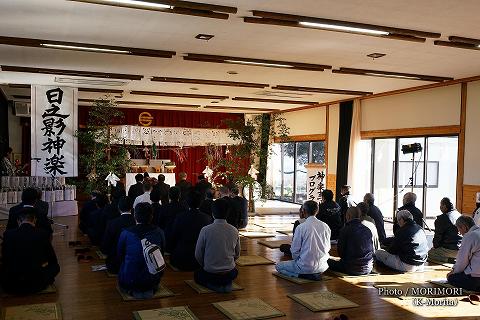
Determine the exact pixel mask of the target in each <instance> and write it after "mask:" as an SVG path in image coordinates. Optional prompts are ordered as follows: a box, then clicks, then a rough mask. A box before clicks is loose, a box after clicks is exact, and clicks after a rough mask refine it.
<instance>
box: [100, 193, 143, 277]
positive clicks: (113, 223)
mask: <svg viewBox="0 0 480 320" xmlns="http://www.w3.org/2000/svg"><path fill="white" fill-rule="evenodd" d="M118 209H119V210H120V212H121V214H120V217H117V218H115V219H112V220H110V221H109V222H108V224H107V228H106V231H105V235H104V237H103V241H102V246H101V247H100V249H101V250H102V252H103V253H104V254H106V255H107V259H106V260H105V263H106V265H107V269H108V272H110V273H112V274H116V273H118V269H119V268H120V261H119V260H118V256H117V245H118V238H120V234H121V233H122V231H123V230H124V229H126V228H128V227H131V226H134V225H135V218H134V217H133V215H132V212H131V211H132V200H130V198H129V197H123V198H122V199H120V201H119V203H118Z"/></svg>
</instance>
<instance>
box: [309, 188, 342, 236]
mask: <svg viewBox="0 0 480 320" xmlns="http://www.w3.org/2000/svg"><path fill="white" fill-rule="evenodd" d="M316 217H317V219H318V220H321V221H323V222H325V223H326V224H327V225H328V226H329V227H330V230H331V231H332V233H331V236H330V239H331V240H337V239H338V235H339V233H340V229H341V228H342V226H343V223H342V217H341V215H340V206H339V205H338V204H337V203H336V202H335V201H333V192H332V190H328V189H325V190H323V191H322V203H320V205H319V206H318V213H317V215H316Z"/></svg>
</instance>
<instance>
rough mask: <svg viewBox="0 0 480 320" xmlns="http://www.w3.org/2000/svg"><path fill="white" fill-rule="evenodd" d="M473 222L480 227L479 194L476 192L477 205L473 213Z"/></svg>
mask: <svg viewBox="0 0 480 320" xmlns="http://www.w3.org/2000/svg"><path fill="white" fill-rule="evenodd" d="M473 221H474V222H475V224H476V225H477V226H479V227H480V192H477V205H476V207H475V211H474V212H473Z"/></svg>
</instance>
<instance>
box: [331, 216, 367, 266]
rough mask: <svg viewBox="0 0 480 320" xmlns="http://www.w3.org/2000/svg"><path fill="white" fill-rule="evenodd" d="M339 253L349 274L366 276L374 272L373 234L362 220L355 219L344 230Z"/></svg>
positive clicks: (341, 233) (338, 249)
mask: <svg viewBox="0 0 480 320" xmlns="http://www.w3.org/2000/svg"><path fill="white" fill-rule="evenodd" d="M337 251H338V255H339V256H340V258H341V261H342V262H343V263H344V265H345V267H346V268H347V269H348V271H349V273H350V272H351V273H358V274H365V273H368V272H370V271H371V270H372V268H373V242H372V232H371V231H370V229H369V228H368V227H366V226H364V225H363V224H362V222H361V221H360V219H353V220H351V221H349V222H347V223H346V224H345V226H344V227H343V228H342V230H341V231H340V236H339V237H338V243H337Z"/></svg>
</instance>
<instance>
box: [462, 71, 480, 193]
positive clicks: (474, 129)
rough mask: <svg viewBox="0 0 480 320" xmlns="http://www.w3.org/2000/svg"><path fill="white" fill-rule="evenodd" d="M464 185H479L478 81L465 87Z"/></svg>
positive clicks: (479, 117) (479, 101)
mask: <svg viewBox="0 0 480 320" xmlns="http://www.w3.org/2000/svg"><path fill="white" fill-rule="evenodd" d="M464 184H468V185H480V81H477V82H469V83H468V86H467V121H466V124H465V168H464Z"/></svg>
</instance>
